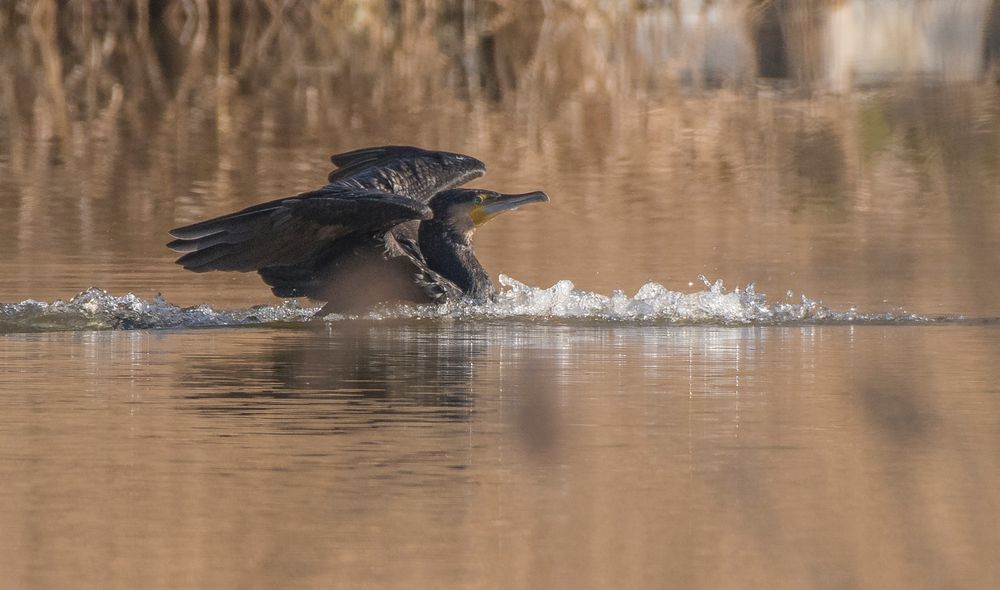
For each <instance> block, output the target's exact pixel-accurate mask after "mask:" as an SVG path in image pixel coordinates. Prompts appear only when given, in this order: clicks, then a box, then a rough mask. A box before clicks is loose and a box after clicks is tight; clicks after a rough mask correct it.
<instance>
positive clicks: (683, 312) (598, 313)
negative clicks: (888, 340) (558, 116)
mask: <svg viewBox="0 0 1000 590" xmlns="http://www.w3.org/2000/svg"><path fill="white" fill-rule="evenodd" d="M699 279H701V280H702V282H703V283H704V284H705V286H706V289H705V290H702V291H695V292H692V293H682V292H678V291H671V290H669V289H667V288H666V287H664V286H663V285H660V284H657V283H647V284H645V285H643V286H642V288H640V289H639V291H638V292H636V294H635V295H634V296H631V297H630V296H628V295H626V294H625V293H624V292H623V291H614V292H613V293H612V294H611V295H602V294H599V293H593V292H591V291H584V290H581V289H577V288H576V287H575V286H574V285H573V283H572V282H570V281H567V280H562V281H559V282H557V283H556V284H555V285H553V286H551V287H549V288H540V287H532V286H530V285H525V284H524V283H521V282H519V281H516V280H514V279H512V278H510V277H508V276H506V275H500V286H501V289H500V294H499V296H498V297H497V298H496V300H495V301H491V302H489V303H473V302H469V301H458V302H451V303H446V304H444V305H386V306H381V307H379V308H377V309H376V310H375V311H373V312H370V313H368V314H365V315H363V316H360V317H359V316H341V315H337V314H331V315H329V316H326V317H325V318H323V319H324V320H325V321H328V322H335V321H339V320H344V319H363V320H369V321H378V320H390V319H473V320H474V319H491V320H495V319H505V318H507V319H528V320H545V319H562V318H572V319H589V320H596V321H620V322H657V323H666V324H684V325H691V324H705V325H724V326H733V325H798V324H860V323H903V324H912V323H931V322H954V321H962V320H963V318H960V317H949V318H928V317H924V316H919V315H915V314H911V313H906V312H890V313H877V314H876V313H861V312H859V311H857V310H855V309H849V310H847V311H834V310H832V309H830V308H828V307H826V306H824V305H822V304H821V303H819V302H817V301H814V300H812V299H809V298H808V297H806V296H804V295H802V296H800V300H799V301H787V302H776V303H769V302H768V301H767V298H766V297H765V296H764V294H762V293H757V292H756V291H755V290H754V287H753V285H752V284H750V285H747V286H746V287H744V288H739V287H737V288H735V289H733V290H731V291H727V290H726V289H725V286H724V284H723V282H722V281H721V280H718V281H715V282H714V283H713V282H710V281H708V280H707V279H705V277H699ZM790 295H791V294H790V293H789V299H791V296H790ZM317 309H318V308H316V307H304V306H302V305H300V304H299V303H298V302H296V301H294V300H291V301H286V302H284V303H283V304H280V305H257V306H254V307H250V308H247V309H236V310H220V309H215V308H213V307H211V306H209V305H204V304H203V305H197V306H194V307H178V306H176V305H173V304H171V303H168V302H167V301H165V300H164V299H163V298H162V297H160V296H157V297H155V298H154V299H153V300H152V301H149V300H146V299H143V298H141V297H139V296H137V295H135V294H133V293H128V294H126V295H122V296H115V295H111V294H109V293H108V292H106V291H104V290H102V289H97V288H90V289H87V290H86V291H83V292H82V293H80V294H79V295H77V296H76V297H73V298H72V299H70V300H69V301H61V300H59V301H54V302H52V303H46V302H41V301H35V300H31V299H29V300H26V301H22V302H20V303H10V304H0V333H10V332H39V331H57V330H129V329H162V328H193V327H209V326H244V325H262V324H274V323H276V322H304V321H307V320H310V319H312V317H313V315H314V314H315V313H316V311H317Z"/></svg>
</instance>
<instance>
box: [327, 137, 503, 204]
mask: <svg viewBox="0 0 1000 590" xmlns="http://www.w3.org/2000/svg"><path fill="white" fill-rule="evenodd" d="M330 161H331V162H333V163H334V164H336V165H337V167H338V168H337V169H336V170H334V171H333V172H330V175H329V176H328V180H329V182H330V185H328V186H340V187H346V188H355V189H369V190H377V191H383V192H389V193H395V194H398V195H404V196H407V197H411V198H413V199H417V200H418V201H422V202H425V203H426V202H427V201H429V200H430V198H431V197H433V196H434V195H435V194H437V193H438V192H440V191H443V190H445V189H449V188H454V187H456V186H459V185H461V184H464V183H466V182H469V181H470V180H472V179H474V178H478V177H480V176H482V175H483V174H485V172H486V167H485V165H484V164H483V163H482V162H480V161H479V160H477V159H475V158H472V157H469V156H465V155H462V154H454V153H450V152H437V151H430V150H424V149H420V148H416V147H410V146H383V147H372V148H364V149H360V150H354V151H352V152H346V153H343V154H335V155H333V156H330Z"/></svg>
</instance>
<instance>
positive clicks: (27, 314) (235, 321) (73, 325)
mask: <svg viewBox="0 0 1000 590" xmlns="http://www.w3.org/2000/svg"><path fill="white" fill-rule="evenodd" d="M315 312H316V309H315V308H304V307H302V306H301V305H299V303H298V302H297V301H294V300H292V301H287V302H285V303H284V304H282V305H257V306H254V307H250V308H248V309H239V310H216V309H214V308H212V307H211V306H209V305H204V304H203V305H197V306H194V307H183V308H182V307H178V306H176V305H172V304H170V303H167V302H166V301H165V300H164V299H163V298H162V297H161V296H159V295H157V296H156V297H155V298H154V299H153V300H152V301H148V300H146V299H143V298H141V297H139V296H137V295H135V294H134V293H127V294H125V295H122V296H120V297H118V296H115V295H111V294H109V293H108V292H107V291H105V290H103V289H98V288H95V287H91V288H90V289H87V290H86V291H83V292H81V293H80V294H78V295H77V296H76V297H73V298H72V299H70V300H69V301H62V300H57V301H53V302H52V303H46V302H44V301H35V300H33V299H28V300H26V301H22V302H20V303H6V304H0V333H9V332H49V331H63V330H135V329H153V328H195V327H203V326H238V325H254V324H266V323H271V322H278V321H302V320H306V319H309V318H311V317H312V315H313V314H314V313H315Z"/></svg>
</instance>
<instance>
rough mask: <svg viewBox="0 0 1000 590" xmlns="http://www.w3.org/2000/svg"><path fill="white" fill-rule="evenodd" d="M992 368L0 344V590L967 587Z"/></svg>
mask: <svg viewBox="0 0 1000 590" xmlns="http://www.w3.org/2000/svg"><path fill="white" fill-rule="evenodd" d="M998 353H1000V341H998V339H997V334H996V330H995V329H994V328H992V327H981V328H976V327H971V326H955V327H881V326H870V327H850V326H848V327H803V328H705V327H660V328H656V327H650V326H624V325H601V324H593V323H591V324H581V325H563V324H539V323H517V322H497V323H469V322H447V323H445V322H440V323H437V322H403V323H396V324H393V325H389V324H378V323H360V322H359V323H355V324H352V325H346V324H345V325H340V326H337V327H335V328H334V329H331V330H327V329H322V330H313V329H307V328H303V327H297V328H294V329H292V328H289V329H280V330H278V329H271V330H253V329H230V330H211V331H198V330H186V331H180V332H160V333H143V332H105V333H89V334H87V333H64V334H41V335H9V336H5V337H4V338H2V339H0V356H2V358H4V360H5V367H8V368H13V369H14V371H13V372H11V371H9V370H8V372H4V373H2V374H0V379H2V382H0V385H2V386H3V390H4V391H5V392H8V393H6V394H5V395H4V396H2V397H0V415H2V416H4V418H3V419H2V420H0V449H3V450H2V451H0V476H2V477H3V479H4V481H6V482H9V483H8V484H7V485H5V486H3V487H2V488H0V496H2V499H3V502H0V530H2V531H3V534H0V555H3V556H4V558H3V559H4V560H5V567H4V571H5V575H7V576H8V579H10V580H14V583H15V585H17V586H20V587H24V586H31V587H65V586H67V585H75V586H79V585H81V584H82V585H84V586H97V585H100V586H108V585H123V586H132V587H139V586H141V587H160V586H163V587H167V586H178V585H182V586H192V585H194V586H206V585H207V586H212V587H234V586H242V585H266V586H274V585H282V584H285V585H287V584H289V583H294V584H295V585H297V586H308V587H329V586H330V585H337V584H340V585H344V586H350V587H356V586H359V585H364V584H369V585H374V586H379V587H382V586H385V587H394V586H398V585H399V584H401V583H403V580H405V581H406V583H416V584H417V585H419V586H422V587H445V586H446V587H469V586H475V585H482V584H485V585H489V586H509V585H516V586H541V585H544V586H571V587H581V588H586V587H608V586H628V587H661V586H662V582H663V580H671V581H673V582H675V583H677V584H678V585H681V586H683V587H689V588H702V587H703V588H718V587H737V586H745V585H746V584H748V583H752V584H753V585H755V586H766V587H779V586H782V585H787V586H788V587H825V586H828V585H829V586H835V587H839V586H848V587H857V586H865V587H871V586H874V587H896V586H899V585H907V586H909V587H918V588H923V587H926V588H937V587H942V586H949V585H950V586H956V587H991V586H992V585H993V584H992V582H993V581H995V580H996V579H997V576H998V575H1000V571H998V570H997V568H996V565H995V563H994V561H995V560H992V559H991V557H992V555H994V554H995V553H996V550H997V547H1000V537H998V533H997V530H996V527H994V526H992V521H993V520H994V519H992V518H991V515H993V514H995V512H996V506H995V505H994V502H993V501H992V496H991V495H990V494H989V493H988V490H991V489H995V488H996V486H997V485H998V484H1000V482H998V481H997V474H998V473H1000V465H998V459H997V457H998V454H997V453H987V452H984V450H985V449H991V448H996V446H997V445H998V444H1000V439H998V438H997V430H996V428H995V426H996V421H997V415H996V410H995V407H994V406H995V404H992V403H991V396H992V395H993V394H994V393H995V392H994V391H992V389H991V388H992V385H991V384H992V383H994V382H995V375H993V373H994V372H995V371H993V370H992V365H991V364H990V363H989V360H991V359H992V358H994V357H995V356H996V355H997V354H998ZM39 368H42V369H44V370H38V369H39ZM94 539H98V540H101V541H99V542H94ZM84 540H86V541H87V542H83V541H84ZM67 556H72V559H67ZM165 564H170V565H169V566H168V565H165ZM176 564H182V567H183V571H184V574H183V576H182V578H174V577H171V575H170V573H171V572H174V571H176V568H175V565H176ZM164 568H168V569H169V571H167V570H166V569H164ZM484 581H494V582H495V583H494V582H490V583H486V582H484ZM251 582H252V583H251Z"/></svg>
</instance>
